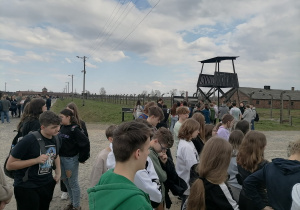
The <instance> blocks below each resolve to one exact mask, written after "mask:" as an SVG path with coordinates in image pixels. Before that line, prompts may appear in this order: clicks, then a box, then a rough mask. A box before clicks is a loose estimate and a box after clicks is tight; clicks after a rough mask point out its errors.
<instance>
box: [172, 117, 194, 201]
mask: <svg viewBox="0 0 300 210" xmlns="http://www.w3.org/2000/svg"><path fill="white" fill-rule="evenodd" d="M199 128H200V124H199V123H198V122H197V121H196V120H194V119H191V118H190V119H187V120H185V121H184V122H183V123H182V125H181V126H180V129H179V133H178V138H179V144H178V148H177V156H176V157H177V159H176V172H177V174H178V176H179V177H180V178H182V179H183V180H184V181H185V182H186V184H187V185H188V189H187V190H186V191H185V192H184V193H183V196H182V204H183V203H184V202H185V200H186V198H187V196H188V195H189V194H190V185H189V180H190V170H191V167H192V166H193V165H195V164H197V163H198V161H199V156H198V152H197V150H196V148H195V146H194V144H193V142H192V139H193V138H196V137H197V135H198V133H199Z"/></svg>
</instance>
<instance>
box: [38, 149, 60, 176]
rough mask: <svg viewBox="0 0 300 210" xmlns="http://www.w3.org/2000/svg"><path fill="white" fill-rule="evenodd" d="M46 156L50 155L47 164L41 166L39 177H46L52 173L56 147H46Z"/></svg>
mask: <svg viewBox="0 0 300 210" xmlns="http://www.w3.org/2000/svg"><path fill="white" fill-rule="evenodd" d="M46 155H48V159H47V160H46V162H45V163H40V164H39V171H38V175H44V174H48V173H51V172H52V165H53V161H54V158H55V155H56V148H55V145H48V146H46Z"/></svg>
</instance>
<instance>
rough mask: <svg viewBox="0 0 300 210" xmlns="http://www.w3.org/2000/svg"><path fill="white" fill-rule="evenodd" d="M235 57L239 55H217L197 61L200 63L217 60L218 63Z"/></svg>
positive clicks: (215, 61)
mask: <svg viewBox="0 0 300 210" xmlns="http://www.w3.org/2000/svg"><path fill="white" fill-rule="evenodd" d="M237 57H239V56H217V57H214V58H210V59H207V60H203V61H199V62H201V63H217V62H218V63H219V62H221V61H223V60H235V59H236V58H237Z"/></svg>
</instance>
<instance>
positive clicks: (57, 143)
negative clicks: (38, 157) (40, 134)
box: [54, 135, 60, 158]
mask: <svg viewBox="0 0 300 210" xmlns="http://www.w3.org/2000/svg"><path fill="white" fill-rule="evenodd" d="M54 138H55V143H56V155H55V158H56V157H57V155H59V149H60V140H59V138H58V135H56V136H54Z"/></svg>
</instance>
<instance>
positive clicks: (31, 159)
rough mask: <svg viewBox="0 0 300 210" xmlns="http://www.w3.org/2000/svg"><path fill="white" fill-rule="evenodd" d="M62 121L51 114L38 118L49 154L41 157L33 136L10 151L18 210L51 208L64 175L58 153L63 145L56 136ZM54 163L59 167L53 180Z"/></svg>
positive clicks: (10, 163)
mask: <svg viewBox="0 0 300 210" xmlns="http://www.w3.org/2000/svg"><path fill="white" fill-rule="evenodd" d="M60 121H61V119H60V117H59V116H58V115H56V114H55V113H54V112H51V111H46V112H44V113H42V114H41V115H40V117H39V122H40V124H41V129H40V130H39V131H38V132H40V134H41V136H42V140H43V141H44V143H45V148H44V149H45V150H46V154H42V152H41V148H40V144H39V142H38V140H37V139H36V137H35V136H34V135H33V134H31V133H29V134H28V135H26V136H24V137H23V138H22V140H21V141H20V142H19V143H18V144H16V146H15V147H14V148H13V150H12V151H11V155H10V157H9V159H8V161H7V165H6V168H7V170H15V173H14V175H15V177H14V194H15V198H16V201H17V208H18V210H31V209H43V210H44V209H45V210H47V209H49V205H50V202H51V200H52V196H53V191H54V187H55V184H56V183H57V182H58V181H59V180H60V176H61V168H60V159H59V156H58V154H57V148H58V147H59V146H60V145H56V140H55V137H54V136H55V135H57V134H58V131H59V129H60ZM53 162H55V165H56V169H55V176H54V177H53V176H52V166H53ZM27 169H29V170H27ZM27 175H28V179H27V180H26V177H27ZM24 178H25V179H24Z"/></svg>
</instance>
